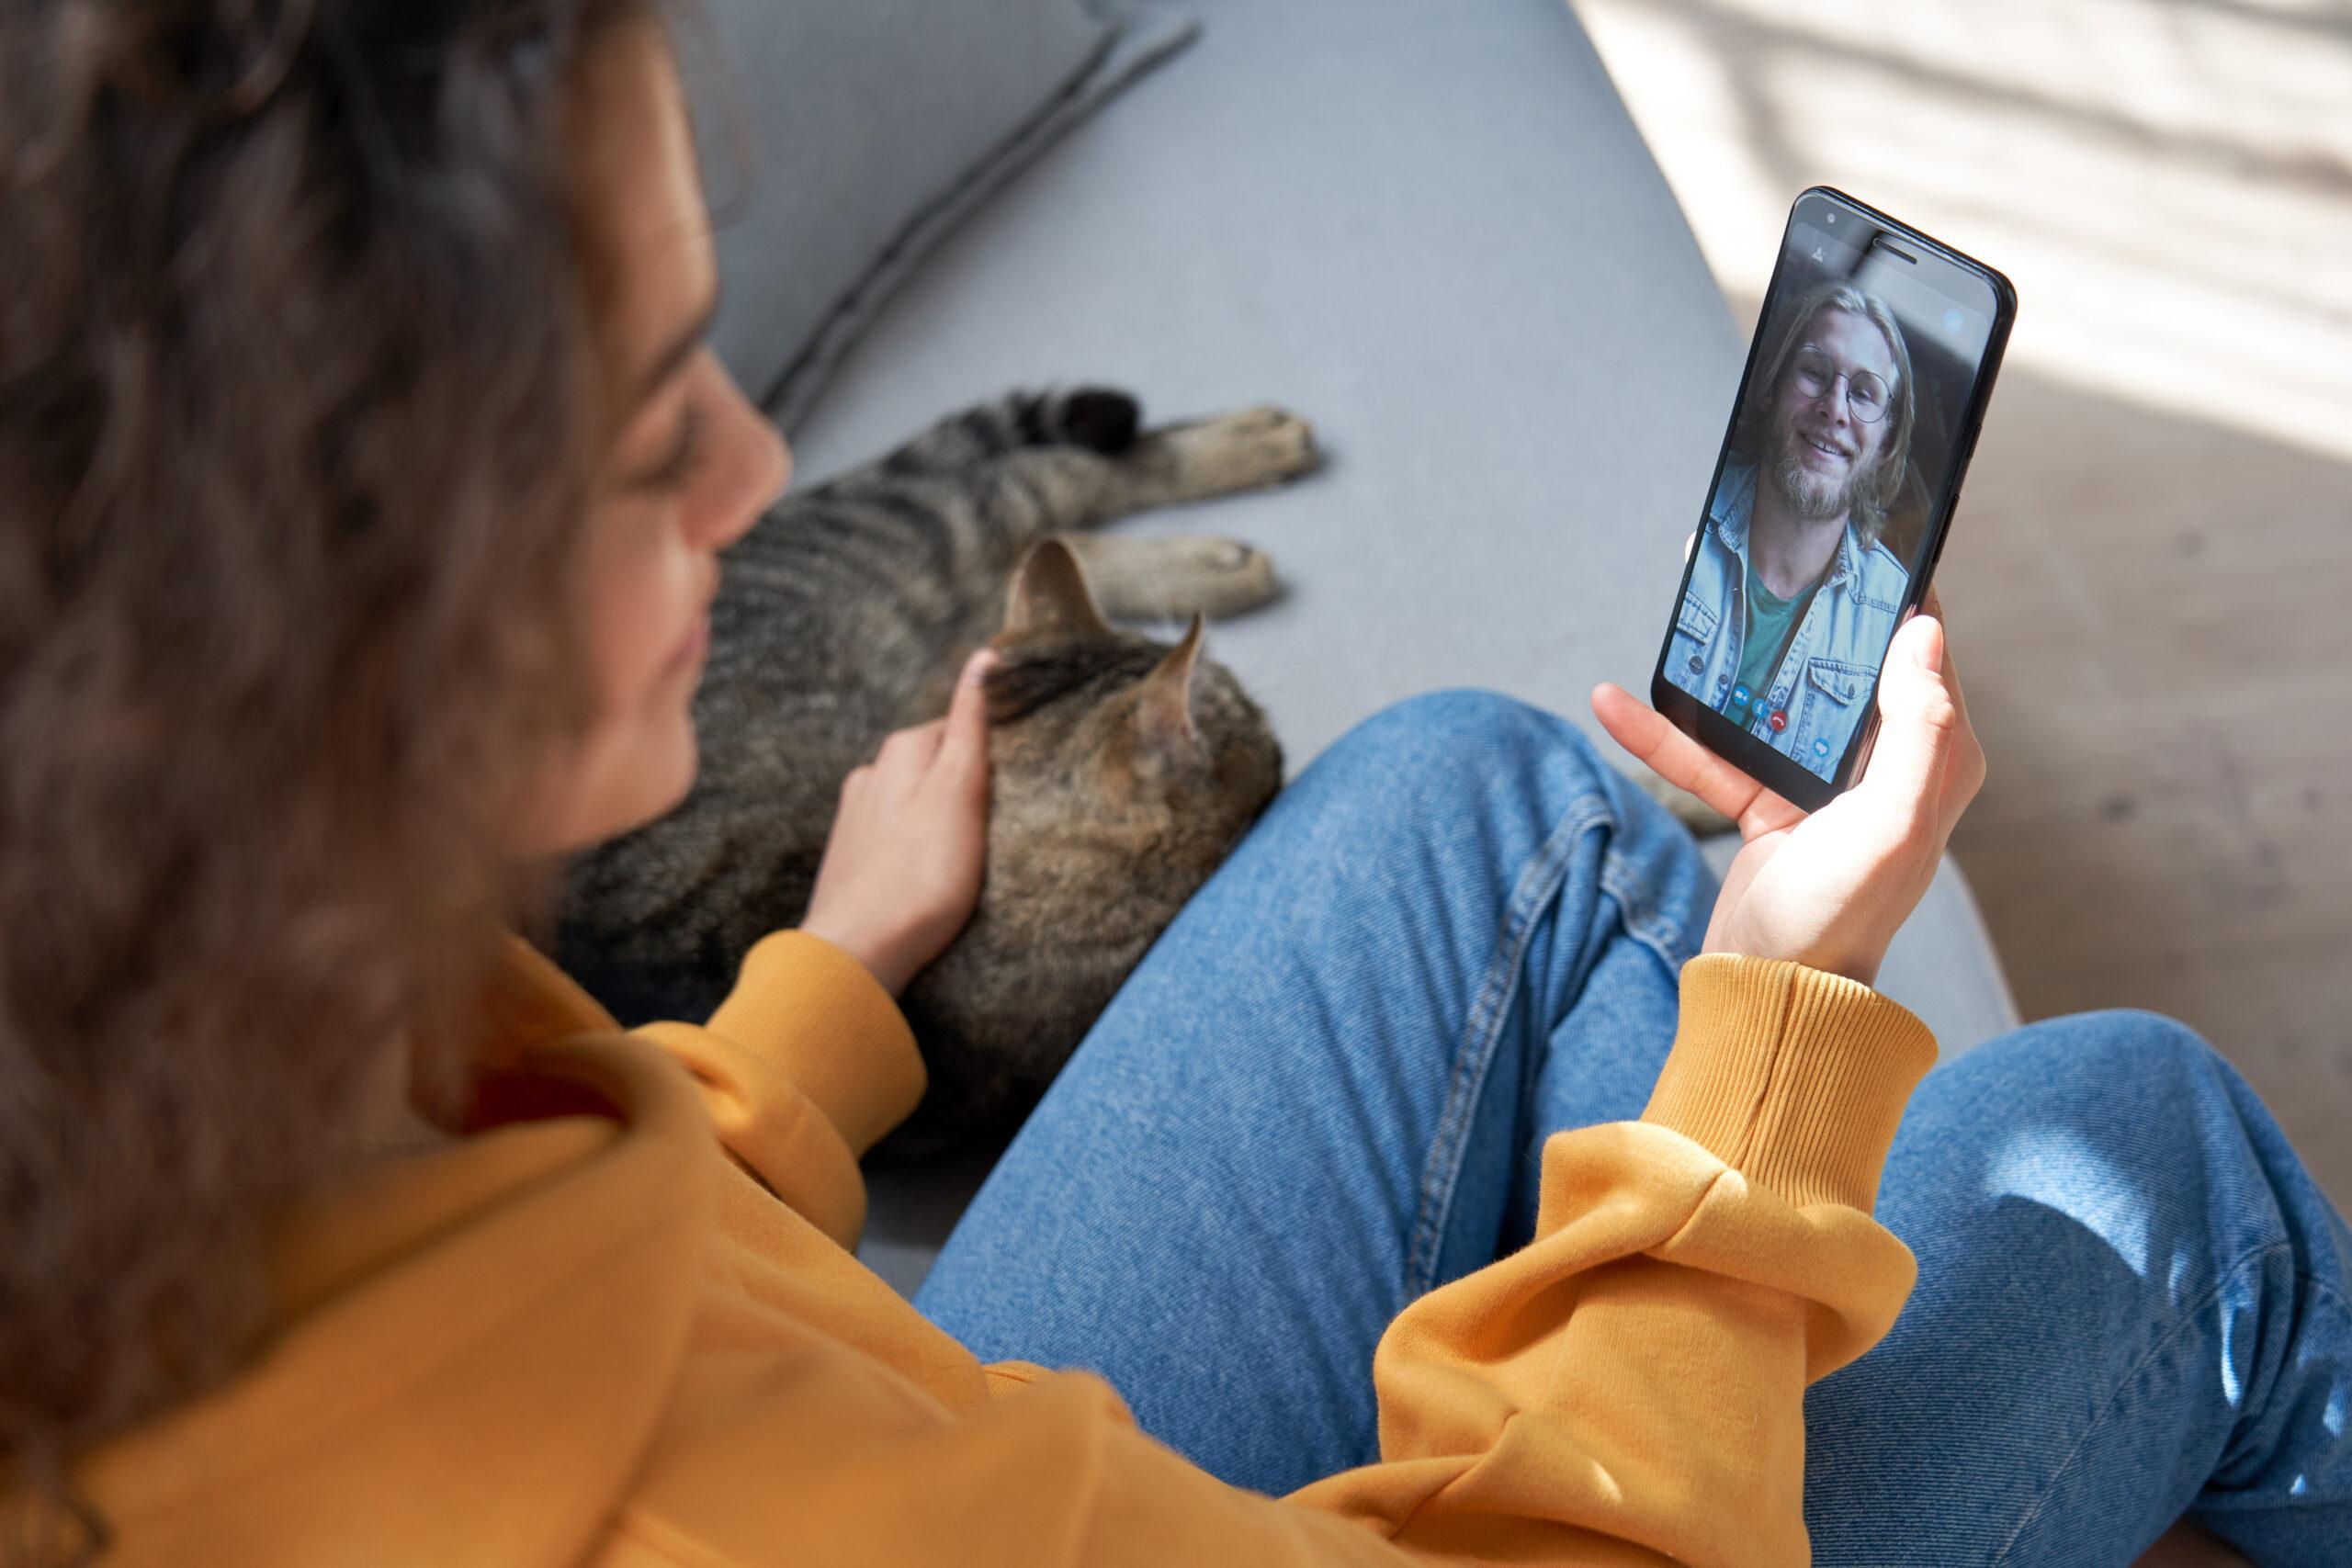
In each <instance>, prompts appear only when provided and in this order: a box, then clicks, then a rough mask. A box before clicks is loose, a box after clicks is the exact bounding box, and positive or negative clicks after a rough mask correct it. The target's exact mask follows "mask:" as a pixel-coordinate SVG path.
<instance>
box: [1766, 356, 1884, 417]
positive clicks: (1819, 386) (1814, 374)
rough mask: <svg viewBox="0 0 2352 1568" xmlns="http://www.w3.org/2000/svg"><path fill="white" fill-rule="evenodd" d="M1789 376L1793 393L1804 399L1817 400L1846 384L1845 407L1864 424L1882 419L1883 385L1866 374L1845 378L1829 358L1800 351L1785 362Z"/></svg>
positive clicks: (1865, 371) (1863, 371) (1866, 372)
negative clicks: (1795, 391)
mask: <svg viewBox="0 0 2352 1568" xmlns="http://www.w3.org/2000/svg"><path fill="white" fill-rule="evenodd" d="M1789 374H1790V375H1791V376H1792V377H1793V378H1795V380H1796V384H1797V390H1798V391H1800V392H1803V393H1804V395H1805V396H1806V397H1808V398H1817V397H1820V396H1822V395H1823V394H1824V393H1826V392H1827V391H1828V390H1829V389H1830V388H1832V387H1834V386H1836V385H1837V384H1838V382H1839V381H1840V380H1843V381H1844V382H1845V383H1846V406H1847V407H1848V408H1849V409H1851V410H1852V411H1853V413H1854V417H1855V418H1856V419H1858V420H1860V421H1861V422H1862V423H1864V424H1876V423H1878V422H1879V421H1880V420H1882V419H1884V418H1885V417H1886V403H1887V399H1888V398H1889V397H1890V396H1891V394H1890V393H1889V392H1888V391H1887V389H1886V383H1885V382H1883V381H1882V380H1880V379H1879V378H1877V377H1875V376H1873V375H1871V373H1870V372H1869V371H1867V370H1857V371H1855V372H1854V373H1853V374H1852V375H1850V376H1849V375H1846V374H1845V373H1844V372H1843V371H1841V370H1839V369H1838V367H1837V365H1836V363H1835V362H1834V361H1832V360H1831V359H1830V357H1829V356H1828V355H1826V354H1824V353H1822V352H1821V351H1820V350H1819V349H1817V348H1811V347H1807V348H1801V349H1799V350H1797V353H1796V357H1795V358H1793V359H1792V360H1790V361H1789Z"/></svg>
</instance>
